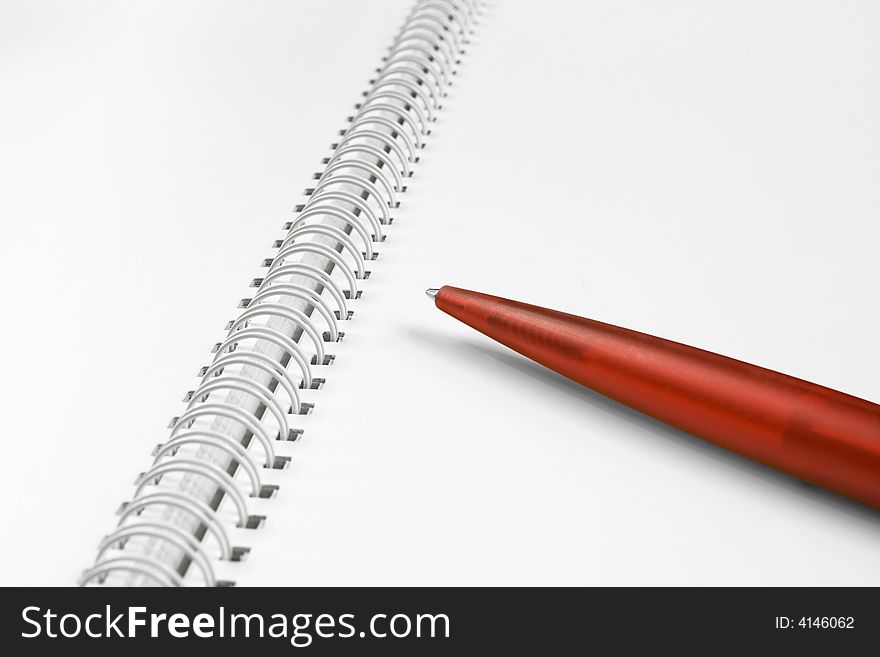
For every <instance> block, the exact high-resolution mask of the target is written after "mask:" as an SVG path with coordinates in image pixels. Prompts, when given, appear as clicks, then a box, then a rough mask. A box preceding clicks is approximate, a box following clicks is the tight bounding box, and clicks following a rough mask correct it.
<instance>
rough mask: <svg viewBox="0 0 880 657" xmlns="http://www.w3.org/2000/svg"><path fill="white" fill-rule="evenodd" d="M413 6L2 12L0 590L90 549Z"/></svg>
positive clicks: (36, 7) (68, 579)
mask: <svg viewBox="0 0 880 657" xmlns="http://www.w3.org/2000/svg"><path fill="white" fill-rule="evenodd" d="M410 7H411V3H409V2H406V1H398V0H386V1H385V2H383V3H382V7H381V9H377V8H376V7H374V6H372V5H371V4H370V3H362V2H353V1H347V0H333V1H332V2H321V3H290V2H263V3H258V4H256V5H255V4H254V3H248V2H215V1H213V0H212V1H210V2H187V3H177V2H149V3H127V4H125V6H124V7H123V6H120V4H119V3H115V2H99V3H89V4H88V5H81V4H80V5H77V6H71V5H69V4H68V3H56V2H13V3H4V4H3V7H2V8H0V14H2V18H0V49H2V50H3V53H4V55H3V57H0V87H3V89H4V90H5V93H4V99H5V100H4V102H3V103H0V117H2V121H0V142H2V143H3V148H2V149H0V177H2V179H3V180H4V182H5V183H6V184H5V185H4V189H3V193H2V194H0V217H2V222H3V225H4V229H6V230H4V237H3V239H2V240H0V253H2V257H0V274H2V275H0V287H2V294H3V299H4V301H5V303H4V308H3V311H2V313H3V315H2V316H3V319H4V340H5V343H6V345H7V350H6V356H5V358H6V360H5V361H4V365H5V371H6V373H7V375H6V376H4V377H2V378H0V398H2V399H3V402H2V403H0V419H2V423H3V427H4V430H5V432H6V435H7V437H8V440H7V441H6V443H5V445H6V450H7V457H8V459H9V463H10V464H14V467H12V466H10V467H8V468H7V470H6V473H5V475H4V477H3V484H2V488H0V492H2V494H3V498H4V499H5V500H7V504H6V505H5V506H4V509H5V511H6V513H7V515H6V522H7V525H6V526H7V533H6V534H5V535H4V539H5V540H3V541H0V558H2V561H3V563H4V564H5V565H6V567H5V568H4V569H3V572H2V574H0V582H2V584H4V585H29V586H30V585H64V584H70V585H73V584H75V583H76V582H77V579H78V578H79V576H80V574H81V573H82V571H83V569H84V568H86V567H87V566H89V565H90V564H91V563H93V561H94V559H95V551H96V547H97V545H98V541H99V540H101V538H102V537H103V536H104V535H106V534H107V533H108V532H109V531H111V530H112V529H113V528H114V525H115V523H116V522H117V521H118V516H116V515H115V513H116V511H117V509H118V507H119V505H120V503H122V502H123V501H124V500H126V499H127V498H128V497H130V495H131V494H132V492H133V490H134V487H133V483H134V480H135V478H136V476H137V475H138V474H139V473H140V472H143V471H144V470H146V469H147V468H148V467H149V466H150V465H151V463H152V456H151V452H152V451H153V449H154V447H155V446H156V445H157V444H158V443H161V442H165V441H166V440H167V439H168V433H169V431H168V428H167V425H168V422H169V420H170V419H171V418H172V417H173V416H175V415H179V414H180V412H181V408H182V406H183V404H182V402H181V400H182V398H183V396H184V394H185V393H186V392H187V391H188V390H192V389H193V388H194V387H195V385H196V384H197V383H198V378H197V376H196V375H197V372H198V369H199V367H201V366H203V365H206V364H207V363H208V362H210V360H211V358H212V357H213V354H211V352H210V349H211V347H212V346H213V345H214V344H215V342H216V341H217V340H218V339H219V338H220V337H221V336H222V335H223V333H224V331H223V327H224V324H225V323H226V322H227V321H228V320H229V319H231V318H232V317H234V316H235V315H236V314H237V312H238V311H237V310H236V304H237V303H238V301H239V299H240V298H241V297H242V296H245V295H244V294H242V293H241V292H240V291H239V288H244V287H245V286H246V285H247V283H248V281H250V280H251V279H252V278H253V277H254V276H255V275H256V274H258V273H259V271H260V268H259V265H260V260H261V259H262V258H263V257H265V256H267V255H271V254H269V253H267V251H268V247H269V246H270V244H271V242H272V240H273V239H275V238H276V237H277V236H278V235H279V234H280V232H281V226H282V223H283V222H284V221H286V220H289V219H290V210H291V208H292V207H293V204H294V202H295V201H296V199H297V195H298V194H300V193H301V191H302V189H303V188H304V187H305V186H306V185H307V184H308V181H309V179H310V177H311V175H312V173H313V172H314V171H316V170H318V169H319V168H320V158H321V157H323V156H324V155H325V154H326V153H327V147H328V146H329V144H330V143H331V142H332V141H334V140H335V139H336V133H337V131H338V130H339V129H340V128H341V127H342V126H343V125H344V119H345V117H346V116H347V115H348V114H349V113H350V111H351V106H352V105H353V103H354V102H356V100H357V95H358V94H359V93H360V91H361V90H362V89H363V88H364V84H365V82H366V80H367V79H368V77H369V76H370V75H371V73H372V71H373V68H374V66H375V65H376V64H377V63H378V62H379V60H380V58H381V57H382V55H383V54H384V53H385V50H386V48H387V45H388V42H389V40H390V38H391V37H392V36H393V35H394V33H395V31H396V29H397V28H398V27H399V23H400V21H402V20H403V18H404V16H405V14H406V12H407V11H408V10H409V9H410ZM250 292H251V294H252V293H253V291H252V290H251V291H250ZM269 502H271V500H269ZM245 545H246V543H245ZM212 549H213V548H212ZM267 567H268V565H267Z"/></svg>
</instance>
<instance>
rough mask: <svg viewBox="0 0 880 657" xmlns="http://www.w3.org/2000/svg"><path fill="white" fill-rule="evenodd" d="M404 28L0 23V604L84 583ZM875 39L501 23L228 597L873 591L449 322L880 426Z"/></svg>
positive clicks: (715, 459)
mask: <svg viewBox="0 0 880 657" xmlns="http://www.w3.org/2000/svg"><path fill="white" fill-rule="evenodd" d="M409 6H410V4H409V3H408V2H402V1H401V2H397V1H395V2H390V1H388V2H381V3H380V2H372V3H363V2H342V1H341V0H334V1H333V2H322V3H293V2H259V3H244V2H240V3H217V2H203V3H196V2H184V3H180V2H173V3H172V2H167V3H160V2H150V3H147V2H141V3H103V2H102V3H89V2H80V3H75V4H74V3H64V2H58V3H49V2H8V1H7V2H2V3H0V94H2V98H0V222H2V228H3V239H2V242H0V250H2V252H0V285H2V300H3V311H2V312H3V322H2V326H3V333H2V335H3V345H4V359H3V370H2V372H3V375H2V377H0V404H2V405H0V420H2V424H0V426H2V427H3V429H4V434H5V436H4V440H3V446H4V466H5V467H4V475H3V477H2V479H0V481H2V484H0V485H2V491H0V499H2V504H3V509H4V520H5V523H6V524H5V527H6V529H5V531H4V533H3V540H2V542H0V563H2V564H3V569H2V574H0V582H2V583H3V584H25V585H28V584H70V583H74V582H75V580H76V577H77V576H78V574H79V572H80V571H81V570H82V569H83V568H85V567H86V566H87V565H88V564H89V563H90V561H91V559H92V558H93V555H94V547H95V545H96V544H97V542H98V540H99V539H100V538H101V536H103V535H104V534H105V533H107V532H108V531H109V530H110V529H111V528H112V527H113V524H114V516H113V513H114V511H115V510H116V508H117V507H118V505H119V503H120V502H121V501H123V500H124V499H125V498H126V497H127V496H128V495H130V494H131V492H132V486H131V484H132V482H133V480H134V478H135V476H136V475H137V474H138V473H139V472H141V471H142V470H144V469H145V468H146V467H147V466H148V465H149V462H150V459H149V454H150V451H151V449H152V448H153V446H154V445H155V444H156V443H158V442H161V441H162V440H164V439H165V438H166V434H167V431H166V429H165V426H166V424H167V422H168V420H169V419H170V418H171V416H173V415H176V414H178V413H179V411H180V409H181V404H180V400H181V398H182V396H183V394H184V393H185V392H186V391H187V390H189V389H191V388H192V387H193V384H194V382H195V373H196V371H197V369H198V367H199V366H201V365H204V364H205V363H206V362H207V359H208V358H209V356H210V354H209V349H210V347H211V345H213V344H214V342H216V341H217V339H218V338H219V337H220V336H221V334H222V328H223V324H224V323H225V322H226V321H227V320H228V319H231V318H232V317H233V316H234V313H235V305H236V303H237V301H238V299H239V298H240V297H242V296H245V295H246V293H247V289H246V285H247V283H248V281H249V280H250V279H251V278H253V277H254V276H256V275H258V273H259V269H258V265H259V262H260V261H261V259H262V258H264V257H267V256H270V255H271V250H270V249H269V246H270V244H271V242H272V241H273V240H274V239H276V238H278V237H280V235H281V231H280V226H281V224H282V222H283V221H285V220H287V219H289V217H290V209H291V208H292V206H293V205H294V204H295V203H297V202H300V197H299V195H300V193H301V191H302V189H303V188H304V187H305V186H307V185H308V184H309V179H310V177H311V174H312V173H313V172H314V171H316V170H318V168H319V160H320V158H321V157H324V156H325V155H326V153H327V146H328V145H329V144H330V143H331V142H332V141H333V140H334V139H335V135H336V131H337V130H338V129H339V128H340V127H342V125H343V120H344V118H345V116H346V115H347V114H348V113H349V112H350V110H351V107H352V105H353V103H354V102H355V101H356V100H357V99H358V95H359V93H360V91H361V90H363V89H364V88H365V83H366V81H367V79H368V78H369V75H370V73H371V71H372V69H373V67H374V66H375V64H376V63H378V61H379V58H380V57H381V56H382V54H383V51H384V48H385V46H387V44H388V43H389V42H390V39H391V38H392V36H393V35H394V33H395V31H396V29H397V28H398V27H399V25H400V23H401V22H402V20H403V18H404V15H405V12H406V11H407V10H408V9H409ZM878 28H880V14H878V10H877V8H876V5H874V4H873V3H870V2H782V1H778V0H777V1H774V2H741V3H722V2H666V3H657V2H592V1H591V2H578V3H575V2H542V3H528V2H496V3H494V6H493V7H492V8H491V9H490V10H489V11H488V12H487V13H486V16H485V18H484V20H483V24H482V26H481V27H480V29H479V30H478V33H477V34H476V35H475V37H474V43H473V44H472V46H471V48H470V49H469V52H468V54H467V57H466V61H465V62H464V65H463V67H462V69H461V73H460V75H459V76H458V79H457V80H456V82H455V85H454V86H453V87H452V90H451V93H450V96H449V98H448V99H447V102H446V107H445V108H444V110H443V112H442V113H441V118H440V120H439V121H438V123H437V126H436V128H435V131H434V132H435V134H434V135H432V138H431V141H430V144H429V147H428V148H427V149H426V150H425V154H424V156H423V162H422V163H421V164H420V165H419V167H418V170H417V173H416V176H415V177H414V178H413V179H412V181H411V184H410V191H408V192H407V193H406V195H405V196H404V199H403V207H402V208H401V210H400V211H399V212H398V213H397V221H396V222H395V225H394V226H392V230H391V231H390V237H389V240H388V242H387V243H386V244H384V245H383V246H382V249H381V256H380V258H379V260H378V261H377V262H376V263H374V265H375V266H374V267H373V270H374V274H373V277H371V279H370V280H369V281H368V282H367V283H368V285H367V287H366V291H365V294H364V298H363V300H362V302H361V303H359V304H357V305H356V306H355V312H356V317H355V319H354V320H353V321H352V323H351V324H350V325H349V326H347V327H346V339H345V340H344V341H343V343H341V344H340V345H339V348H338V350H337V351H338V353H337V355H338V358H337V363H336V364H335V365H333V366H332V371H331V372H330V373H328V374H327V379H328V385H327V386H326V388H325V390H322V391H320V392H319V393H317V394H316V397H315V402H316V410H315V414H314V415H313V416H310V417H308V418H305V423H306V424H307V426H305V429H306V434H305V439H304V440H303V441H302V442H301V443H298V444H295V445H292V446H291V450H290V453H291V454H293V455H294V459H295V460H294V465H293V467H292V468H291V469H290V470H288V471H286V472H284V473H283V474H282V475H281V479H280V483H281V486H282V488H281V491H280V494H279V496H278V498H277V499H275V500H267V501H265V505H264V506H263V507H261V508H262V509H265V511H266V513H267V514H268V515H269V522H268V523H267V525H266V527H265V528H264V529H263V530H259V532H258V533H255V535H254V537H253V538H252V540H251V541H250V543H251V544H252V547H253V548H254V549H253V552H252V554H251V558H250V559H249V560H248V561H246V562H244V563H243V564H240V565H239V566H238V570H237V571H236V574H235V576H236V578H237V579H238V581H239V582H240V583H242V584H246V583H289V584H418V585H421V584H873V585H877V584H880V565H878V563H880V562H878V559H877V554H878V549H880V516H878V515H877V513H876V512H874V511H870V510H868V509H866V508H864V507H861V506H859V505H857V504H855V503H851V502H848V501H846V500H843V499H842V498H839V497H837V496H834V495H832V494H829V493H824V492H821V491H817V490H815V489H813V488H810V487H807V486H805V485H803V484H800V483H798V482H796V481H794V480H792V479H790V478H787V477H785V476H783V475H779V474H777V473H774V472H773V471H771V470H769V469H767V468H764V467H762V466H758V465H754V464H752V463H749V462H747V461H745V460H743V459H740V458H738V457H735V456H732V455H729V454H727V453H725V452H723V451H722V450H719V449H716V448H714V447H711V446H707V445H705V444H703V443H701V442H700V441H698V440H696V439H693V438H691V437H688V436H686V435H684V434H682V433H680V432H677V431H674V430H671V429H668V428H665V427H663V426H661V425H659V424H658V423H656V422H653V421H651V420H649V419H646V418H644V417H643V416H640V415H638V414H636V413H633V412H630V411H628V410H626V409H623V408H621V407H619V406H618V405H616V404H613V403H611V402H608V401H606V400H603V399H601V398H599V397H597V396H596V395H593V394H591V393H589V392H587V391H584V390H583V389H581V388H579V387H577V386H575V385H573V384H569V383H567V382H566V381H564V380H562V379H561V378H559V377H557V376H556V375H553V374H551V373H547V372H546V371H544V370H541V369H540V368H538V367H537V366H534V365H532V364H530V363H528V362H526V361H523V360H522V359H520V358H519V357H517V356H515V355H512V354H510V353H509V352H506V351H505V350H504V349H503V348H501V347H499V346H496V345H493V344H491V343H490V342H489V341H488V340H485V339H483V338H482V337H481V336H479V335H476V334H473V333H472V332H471V331H470V330H469V329H466V328H465V327H462V326H458V325H456V324H455V323H454V322H453V321H452V320H451V319H449V318H448V317H445V316H443V315H442V314H440V313H439V312H437V311H436V310H433V309H432V308H431V306H430V304H429V303H428V301H427V300H426V299H425V298H424V296H423V295H422V291H423V289H424V288H426V287H430V286H437V285H441V284H443V283H450V284H456V285H460V286H462V287H470V288H472V289H478V290H482V291H486V292H489V293H494V294H499V295H502V296H508V297H512V298H518V299H521V300H524V301H529V302H533V303H538V304H542V305H546V306H550V307H555V308H558V309H562V310H567V311H570V312H575V313H578V314H583V315H587V316H591V317H594V318H596V319H600V320H603V321H607V322H611V323H617V324H621V325H624V326H628V327H631V328H635V329H638V330H642V331H646V332H652V333H656V334H658V335H662V336H664V337H668V338H671V339H675V340H678V341H681V342H686V343H690V344H694V345H698V346H701V347H704V348H708V349H712V350H715V351H719V352H721V353H725V354H727V355H730V356H734V357H737V358H741V359H744V360H748V361H751V362H755V363H758V364H761V365H764V366H768V367H772V368H774V369H779V370H782V371H784V372H787V373H789V374H793V375H796V376H800V377H803V378H806V379H810V380H815V381H817V382H820V383H823V384H825V385H828V386H831V387H835V388H838V389H841V390H844V391H846V392H849V393H851V394H855V395H858V396H860V397H864V398H867V399H873V400H878V399H880V384H878V382H877V377H876V375H875V371H876V364H877V362H878V360H880V345H878V342H877V339H876V336H877V335H878V333H880V313H878V311H877V303H876V284H875V282H876V280H877V276H878V273H880V265H878V262H877V257H876V252H877V246H878V228H877V214H878V208H880V187H878V186H877V184H876V181H877V180H878V175H880V123H878V121H880V119H878V116H880V93H878V83H877V80H878V66H877V62H878V61H880V45H878V44H877V39H876V34H877V33H878ZM329 369H330V368H328V370H329ZM273 505H274V506H273Z"/></svg>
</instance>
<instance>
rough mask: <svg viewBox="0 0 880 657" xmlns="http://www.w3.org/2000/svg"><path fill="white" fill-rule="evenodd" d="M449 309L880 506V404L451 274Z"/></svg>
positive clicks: (734, 444) (689, 426) (770, 460)
mask: <svg viewBox="0 0 880 657" xmlns="http://www.w3.org/2000/svg"><path fill="white" fill-rule="evenodd" d="M427 294H428V296H429V297H432V298H433V299H434V303H435V304H436V305H437V307H438V308H439V309H440V310H442V311H443V312H445V313H447V314H449V315H452V316H453V317H455V318H456V319H458V320H460V321H462V322H464V323H465V324H467V325H469V326H472V327H473V328H475V329H477V330H478V331H480V332H481V333H484V334H485V335H487V336H489V337H490V338H492V339H494V340H497V341H498V342H500V343H501V344H503V345H506V346H507V347H510V348H511V349H513V350H514V351H518V352H519V353H521V354H522V355H523V356H526V357H527V358H530V359H532V360H534V361H535V362H537V363H540V364H541V365H544V366H545V367H548V368H550V369H551V370H554V371H556V372H558V373H559V374H562V375H563V376H565V377H568V378H569V379H572V380H573V381H577V382H578V383H580V384H582V385H584V386H586V387H588V388H590V389H592V390H595V391H596V392H599V393H601V394H603V395H605V396H607V397H610V398H612V399H615V400H617V401H618V402H620V403H622V404H625V405H626V406H629V407H631V408H634V409H636V410H638V411H641V412H642V413H645V414H647V415H650V416H651V417H654V418H657V419H658V420H661V421H663V422H666V423H667V424H670V425H672V426H674V427H677V428H679V429H682V430H684V431H687V432H688V433H691V434H693V435H695V436H699V437H700V438H703V439H705V440H708V441H710V442H712V443H715V444H716V445H720V446H721V447H725V448H727V449H729V450H731V451H734V452H737V453H738V454H742V455H743V456H747V457H749V458H751V459H754V460H756V461H760V462H761V463H764V464H766V465H769V466H771V467H774V468H777V469H778V470H781V471H783V472H785V473H787V474H789V475H792V476H794V477H797V478H799V479H802V480H804V481H807V482H810V483H812V484H815V485H817V486H822V487H824V488H828V489H830V490H833V491H835V492H837V493H840V494H841V495H845V496H847V497H851V498H852V499H854V500H858V501H859V502H862V503H864V504H868V505H870V506H873V507H877V508H880V406H878V405H877V404H873V403H871V402H869V401H865V400H864V399H859V398H858V397H853V396H851V395H847V394H845V393H842V392H838V391H836V390H831V389H830V388H825V387H823V386H820V385H816V384H815V383H810V382H808V381H804V380H802V379H797V378H794V377H792V376H788V375H785V374H780V373H779V372H774V371H773V370H768V369H765V368H763V367H758V366H756V365H750V364H748V363H744V362H742V361H739V360H734V359H733V358H728V357H726V356H721V355H719V354H715V353H712V352H709V351H704V350H702V349H697V348H695V347H689V346H687V345H683V344H681V343H678V342H672V341H671V340H664V339H663V338H657V337H654V336H651V335H647V334H645V333H639V332H637V331H631V330H629V329H625V328H620V327H618V326H612V325H610V324H603V323H602V322H597V321H594V320H592V319H586V318H584V317H578V316H576V315H569V314H567V313H562V312H558V311H555V310H548V309H546V308H541V307H539V306H532V305H529V304H525V303H520V302H518V301H510V300H509V299H502V298H500V297H493V296H489V295H488V294H480V293H479V292H471V291H469V290H462V289H459V288H456V287H450V286H444V287H442V288H440V289H431V290H428V291H427Z"/></svg>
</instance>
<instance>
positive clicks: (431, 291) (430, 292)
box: [425, 287, 440, 299]
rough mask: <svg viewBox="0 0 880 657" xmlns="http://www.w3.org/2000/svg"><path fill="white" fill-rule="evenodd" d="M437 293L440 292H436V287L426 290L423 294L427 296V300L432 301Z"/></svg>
mask: <svg viewBox="0 0 880 657" xmlns="http://www.w3.org/2000/svg"><path fill="white" fill-rule="evenodd" d="M439 291H440V290H438V289H437V288H436V287H431V288H428V289H427V290H425V294H427V295H428V298H429V299H433V298H434V297H436V296H437V293H438V292H439Z"/></svg>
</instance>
